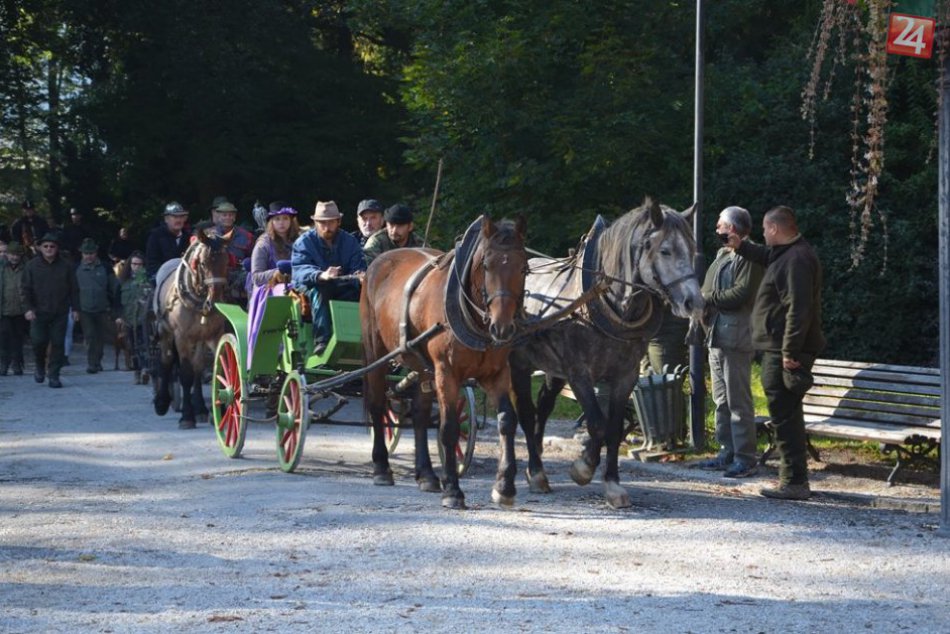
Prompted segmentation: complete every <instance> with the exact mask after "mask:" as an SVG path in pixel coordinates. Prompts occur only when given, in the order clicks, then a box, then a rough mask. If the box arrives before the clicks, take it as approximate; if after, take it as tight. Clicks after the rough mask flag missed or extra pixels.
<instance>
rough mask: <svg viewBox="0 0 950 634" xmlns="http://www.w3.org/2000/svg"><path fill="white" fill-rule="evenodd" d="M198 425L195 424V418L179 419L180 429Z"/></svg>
mask: <svg viewBox="0 0 950 634" xmlns="http://www.w3.org/2000/svg"><path fill="white" fill-rule="evenodd" d="M197 426H198V425H196V424H195V421H193V420H180V421H178V429H194V428H196V427H197Z"/></svg>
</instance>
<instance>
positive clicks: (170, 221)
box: [145, 201, 191, 280]
mask: <svg viewBox="0 0 950 634" xmlns="http://www.w3.org/2000/svg"><path fill="white" fill-rule="evenodd" d="M164 219H165V222H164V224H162V225H161V226H159V227H155V228H154V229H152V231H151V233H149V234H148V241H147V242H146V243H145V245H146V246H145V271H146V272H147V273H148V276H149V278H150V279H153V280H154V279H155V274H156V273H158V269H159V268H161V266H162V264H164V263H165V262H168V261H169V260H172V259H174V258H180V257H181V256H182V255H183V254H184V253H185V249H187V248H188V239H189V238H190V237H191V232H190V231H189V230H188V229H187V228H186V227H185V222H186V221H187V220H188V212H187V211H185V209H184V207H182V206H181V205H179V204H178V203H177V202H175V201H172V202H170V203H168V204H167V205H165V214H164Z"/></svg>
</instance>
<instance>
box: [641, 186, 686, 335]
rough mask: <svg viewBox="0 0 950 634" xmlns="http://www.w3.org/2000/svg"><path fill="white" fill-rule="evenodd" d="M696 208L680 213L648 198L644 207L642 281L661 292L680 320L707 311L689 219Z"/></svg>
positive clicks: (642, 213) (642, 207)
mask: <svg viewBox="0 0 950 634" xmlns="http://www.w3.org/2000/svg"><path fill="white" fill-rule="evenodd" d="M694 210H695V205H693V206H692V207H690V208H689V209H687V210H686V211H683V212H679V211H676V210H675V209H672V208H670V207H666V206H661V205H659V204H658V203H655V202H654V201H652V200H651V199H650V198H647V199H646V200H645V201H644V203H643V205H642V206H641V207H640V212H641V215H642V218H643V220H642V223H643V225H644V230H643V232H642V243H641V244H639V245H633V248H634V249H635V250H636V251H638V255H637V256H636V257H637V259H638V269H639V272H640V277H641V278H642V279H643V281H644V282H645V283H646V284H647V285H648V286H650V287H652V288H654V289H655V290H657V291H659V292H660V293H661V294H662V295H663V296H664V298H665V299H666V300H667V301H668V302H669V303H670V305H671V306H672V309H673V314H674V315H676V316H678V317H697V316H698V315H700V314H701V313H702V310H703V295H702V293H701V292H700V289H699V281H698V280H697V279H696V271H695V269H694V268H693V256H694V254H695V253H696V242H695V240H694V239H693V231H692V229H691V228H690V226H689V219H690V218H691V217H692V215H693V211H694Z"/></svg>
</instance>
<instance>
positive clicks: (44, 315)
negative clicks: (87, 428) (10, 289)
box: [20, 233, 79, 387]
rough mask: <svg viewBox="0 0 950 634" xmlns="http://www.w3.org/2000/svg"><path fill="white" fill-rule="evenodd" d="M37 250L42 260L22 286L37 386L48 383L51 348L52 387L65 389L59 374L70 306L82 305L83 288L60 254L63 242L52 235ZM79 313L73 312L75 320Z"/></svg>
mask: <svg viewBox="0 0 950 634" xmlns="http://www.w3.org/2000/svg"><path fill="white" fill-rule="evenodd" d="M37 247H38V248H39V251H40V257H37V258H33V259H32V260H30V261H29V262H28V263H27V265H26V268H25V269H24V270H23V283H22V286H21V287H20V292H21V299H22V300H23V308H24V309H25V310H26V313H25V314H24V317H26V320H27V321H28V322H30V339H31V340H32V343H33V358H34V359H35V360H36V370H35V372H34V374H33V378H35V379H36V382H37V383H42V382H43V381H45V380H46V348H47V346H49V348H50V353H51V354H50V358H49V386H50V387H63V384H62V383H61V382H60V380H59V371H60V368H62V367H63V346H64V344H65V341H66V321H67V317H68V313H69V307H70V306H79V286H78V285H77V284H76V271H75V269H74V268H73V264H72V262H69V261H67V260H66V258H63V257H60V255H59V241H58V239H57V237H56V236H55V235H54V234H52V233H47V234H46V235H45V236H43V237H42V238H41V239H40V241H39V243H38V245H37ZM77 319H79V312H78V311H76V310H75V309H74V310H73V320H74V321H75V320H77Z"/></svg>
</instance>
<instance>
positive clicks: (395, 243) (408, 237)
mask: <svg viewBox="0 0 950 634" xmlns="http://www.w3.org/2000/svg"><path fill="white" fill-rule="evenodd" d="M414 228H415V225H414V224H413V223H412V210H411V209H409V207H407V206H406V205H393V206H392V207H390V208H389V209H387V210H386V228H385V229H384V230H383V229H381V230H379V231H377V232H376V233H374V234H373V235H372V237H370V239H369V240H367V241H366V245H365V246H364V247H363V257H365V258H366V266H369V264H370V262H372V261H373V260H375V259H376V258H377V257H379V254H380V253H384V252H386V251H389V250H391V249H402V248H404V247H421V246H422V240H420V239H419V237H418V236H417V235H416V234H415V232H414V231H413V229H414Z"/></svg>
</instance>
